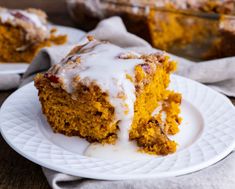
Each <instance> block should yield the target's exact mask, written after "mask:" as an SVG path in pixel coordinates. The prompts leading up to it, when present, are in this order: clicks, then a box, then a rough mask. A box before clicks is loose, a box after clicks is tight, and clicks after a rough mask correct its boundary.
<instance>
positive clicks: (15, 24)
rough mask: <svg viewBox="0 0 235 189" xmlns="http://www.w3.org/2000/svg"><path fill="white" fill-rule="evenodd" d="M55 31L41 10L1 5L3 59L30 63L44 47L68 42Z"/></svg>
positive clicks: (0, 36)
mask: <svg viewBox="0 0 235 189" xmlns="http://www.w3.org/2000/svg"><path fill="white" fill-rule="evenodd" d="M55 32H56V28H54V29H51V28H49V27H48V23H47V15H46V14H45V12H43V11H41V10H38V9H27V10H18V9H7V8H3V7H0V62H14V63H17V62H27V63H30V62H31V61H32V59H33V58H34V57H35V55H36V54H37V52H38V51H39V50H40V49H41V48H43V47H47V46H51V45H61V44H64V43H65V42H66V40H67V39H66V35H56V34H55Z"/></svg>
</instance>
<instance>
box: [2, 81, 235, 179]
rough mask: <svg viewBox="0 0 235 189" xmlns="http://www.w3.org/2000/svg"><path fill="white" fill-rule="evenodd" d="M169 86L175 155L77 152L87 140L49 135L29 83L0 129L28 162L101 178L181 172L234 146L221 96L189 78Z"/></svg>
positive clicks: (228, 109)
mask: <svg viewBox="0 0 235 189" xmlns="http://www.w3.org/2000/svg"><path fill="white" fill-rule="evenodd" d="M170 88H171V89H174V90H176V91H179V92H181V93H182V94H183V103H182V107H181V108H182V117H183V119H184V121H183V123H182V125H181V126H180V128H181V131H180V133H179V134H177V135H176V136H174V137H173V138H174V139H175V140H176V141H177V142H178V143H179V149H178V150H177V152H176V153H175V154H172V155H168V156H165V157H161V156H158V157H156V156H152V158H151V159H144V160H128V159H127V160H125V161H123V160H122V161H121V160H111V159H110V160H107V159H96V158H90V157H86V156H84V155H83V151H84V150H85V148H86V147H87V145H88V142H86V141H84V140H82V139H80V138H78V137H66V136H63V135H61V134H54V133H53V132H52V130H51V128H50V126H49V125H48V124H47V122H46V120H45V118H44V116H43V115H42V113H41V107H40V103H39V101H38V97H37V91H36V89H35V88H34V86H33V83H30V84H28V85H26V86H24V87H23V88H21V89H19V90H17V91H16V92H15V93H14V94H12V95H11V96H10V97H9V98H8V99H7V100H6V101H5V102H4V104H3V106H2V108H1V111H0V124H1V133H2V136H3V137H4V139H5V140H6V141H7V143H8V144H9V145H10V146H11V147H12V148H13V149H14V150H16V151H17V152H18V153H20V154H21V155H22V156H24V157H26V158H28V159H29V160H31V161H33V162H35V163H37V164H39V165H41V166H44V167H47V168H50V169H53V170H56V171H60V172H64V173H67V174H70V175H75V176H81V177H87V178H95V179H107V180H120V179H139V178H140V179H143V178H156V177H168V176H176V175H182V174H186V173H190V172H194V171H197V170H200V169H202V168H205V167H207V166H209V165H212V164H214V163H216V162H217V161H219V160H220V159H222V158H224V157H225V156H226V155H228V154H229V153H230V152H231V151H232V150H233V148H234V146H235V137H234V136H235V108H234V107H233V105H232V104H231V102H230V101H229V100H228V99H227V98H226V97H224V96H223V95H221V94H219V93H217V92H215V91H214V90H212V89H210V88H208V87H206V86H204V85H201V84H199V83H197V82H195V81H192V80H189V79H185V78H183V77H179V76H172V83H171V86H170Z"/></svg>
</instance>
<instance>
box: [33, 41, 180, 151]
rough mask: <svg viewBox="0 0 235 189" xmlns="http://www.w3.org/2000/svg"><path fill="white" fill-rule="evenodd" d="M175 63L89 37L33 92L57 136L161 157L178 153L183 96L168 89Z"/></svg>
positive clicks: (43, 76)
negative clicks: (174, 137)
mask: <svg viewBox="0 0 235 189" xmlns="http://www.w3.org/2000/svg"><path fill="white" fill-rule="evenodd" d="M175 69H176V63H175V62H173V61H171V60H169V58H168V57H167V56H165V55H163V54H157V53H156V54H138V53H135V52H132V51H130V50H127V49H122V48H120V47H118V46H115V45H113V44H110V43H108V42H101V41H97V40H95V39H93V38H92V37H88V41H87V42H86V43H85V44H84V45H82V46H77V47H75V48H74V49H73V50H72V51H71V52H70V53H69V54H68V56H67V57H65V58H64V59H63V60H62V61H61V62H60V63H59V64H56V65H54V66H52V68H51V69H50V70H49V71H48V72H47V73H45V74H38V75H37V76H36V78H35V86H36V88H37V89H38V95H39V99H40V102H41V104H42V111H43V113H44V114H45V116H46V118H47V120H48V122H49V124H50V125H51V127H52V129H53V130H54V131H55V132H59V133H63V134H65V135H68V136H80V137H82V138H85V139H87V140H88V141H89V142H97V143H102V144H116V143H117V142H122V143H128V142H129V141H135V142H136V144H137V145H138V147H139V150H141V151H144V152H147V153H151V154H159V155H167V154H169V153H173V152H175V151H176V146H177V144H176V143H175V142H174V141H171V140H170V139H169V138H168V137H167V134H175V133H177V132H178V131H179V129H178V126H179V124H180V122H181V118H180V117H179V113H180V108H179V106H180V103H181V95H180V94H178V93H174V92H173V91H169V90H168V89H167V87H168V85H169V82H170V73H172V72H173V71H174V70H175Z"/></svg>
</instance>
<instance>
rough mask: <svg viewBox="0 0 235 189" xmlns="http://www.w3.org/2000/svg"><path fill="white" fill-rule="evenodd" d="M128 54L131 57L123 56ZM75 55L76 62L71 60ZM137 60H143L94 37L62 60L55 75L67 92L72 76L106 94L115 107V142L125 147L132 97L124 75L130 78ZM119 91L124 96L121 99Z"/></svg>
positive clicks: (133, 96)
mask: <svg viewBox="0 0 235 189" xmlns="http://www.w3.org/2000/svg"><path fill="white" fill-rule="evenodd" d="M129 55H133V56H134V58H131V59H127V57H128V56H129ZM77 58H79V59H80V63H75V62H76V61H75V60H76V59H77ZM69 61H71V62H70V63H68V64H67V62H69ZM141 63H143V60H142V59H140V55H139V54H137V53H132V52H130V51H127V50H125V49H122V48H120V47H118V46H115V45H112V44H110V43H104V42H103V43H101V42H98V41H95V40H94V41H91V42H88V43H87V44H86V45H84V46H83V48H82V49H81V50H80V51H79V52H78V53H77V54H76V55H71V56H68V57H67V58H66V59H64V60H63V61H62V62H61V65H63V66H62V67H61V68H60V69H59V70H58V73H57V74H56V76H57V77H59V78H60V79H62V80H63V82H64V86H65V90H66V91H67V92H69V93H72V92H73V82H72V81H73V78H75V77H76V76H79V78H80V80H79V81H80V82H82V83H83V84H85V85H87V86H89V85H90V84H91V83H92V82H94V83H96V84H97V85H98V86H99V87H100V88H101V90H102V91H103V92H106V93H107V94H108V96H109V101H110V103H111V104H112V105H113V107H115V122H116V121H118V126H119V133H118V141H117V144H120V145H121V146H125V145H129V144H128V143H129V129H130V126H131V123H132V120H133V116H134V102H135V99H136V97H135V86H134V83H133V82H131V81H130V80H129V79H127V77H126V75H127V74H128V75H129V76H131V77H132V78H133V79H134V78H135V74H134V70H135V66H136V65H138V64H141ZM120 94H122V95H121V96H123V95H124V96H125V98H121V97H120ZM107 148H109V147H107ZM92 152H94V151H92ZM91 155H95V153H92V154H91Z"/></svg>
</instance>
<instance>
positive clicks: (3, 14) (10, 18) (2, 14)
mask: <svg viewBox="0 0 235 189" xmlns="http://www.w3.org/2000/svg"><path fill="white" fill-rule="evenodd" d="M17 12H19V13H20V14H22V15H23V16H25V17H26V18H27V19H29V20H30V22H32V23H33V24H34V25H35V26H36V27H37V28H41V29H43V30H47V27H46V25H45V24H44V23H43V22H42V21H41V20H40V18H39V17H38V16H37V15H36V14H34V13H29V12H27V11H23V10H8V9H5V8H1V9H0V19H1V21H2V22H3V23H7V22H10V23H12V24H13V25H15V24H16V23H15V19H16V17H15V16H14V15H12V14H14V13H17Z"/></svg>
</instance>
